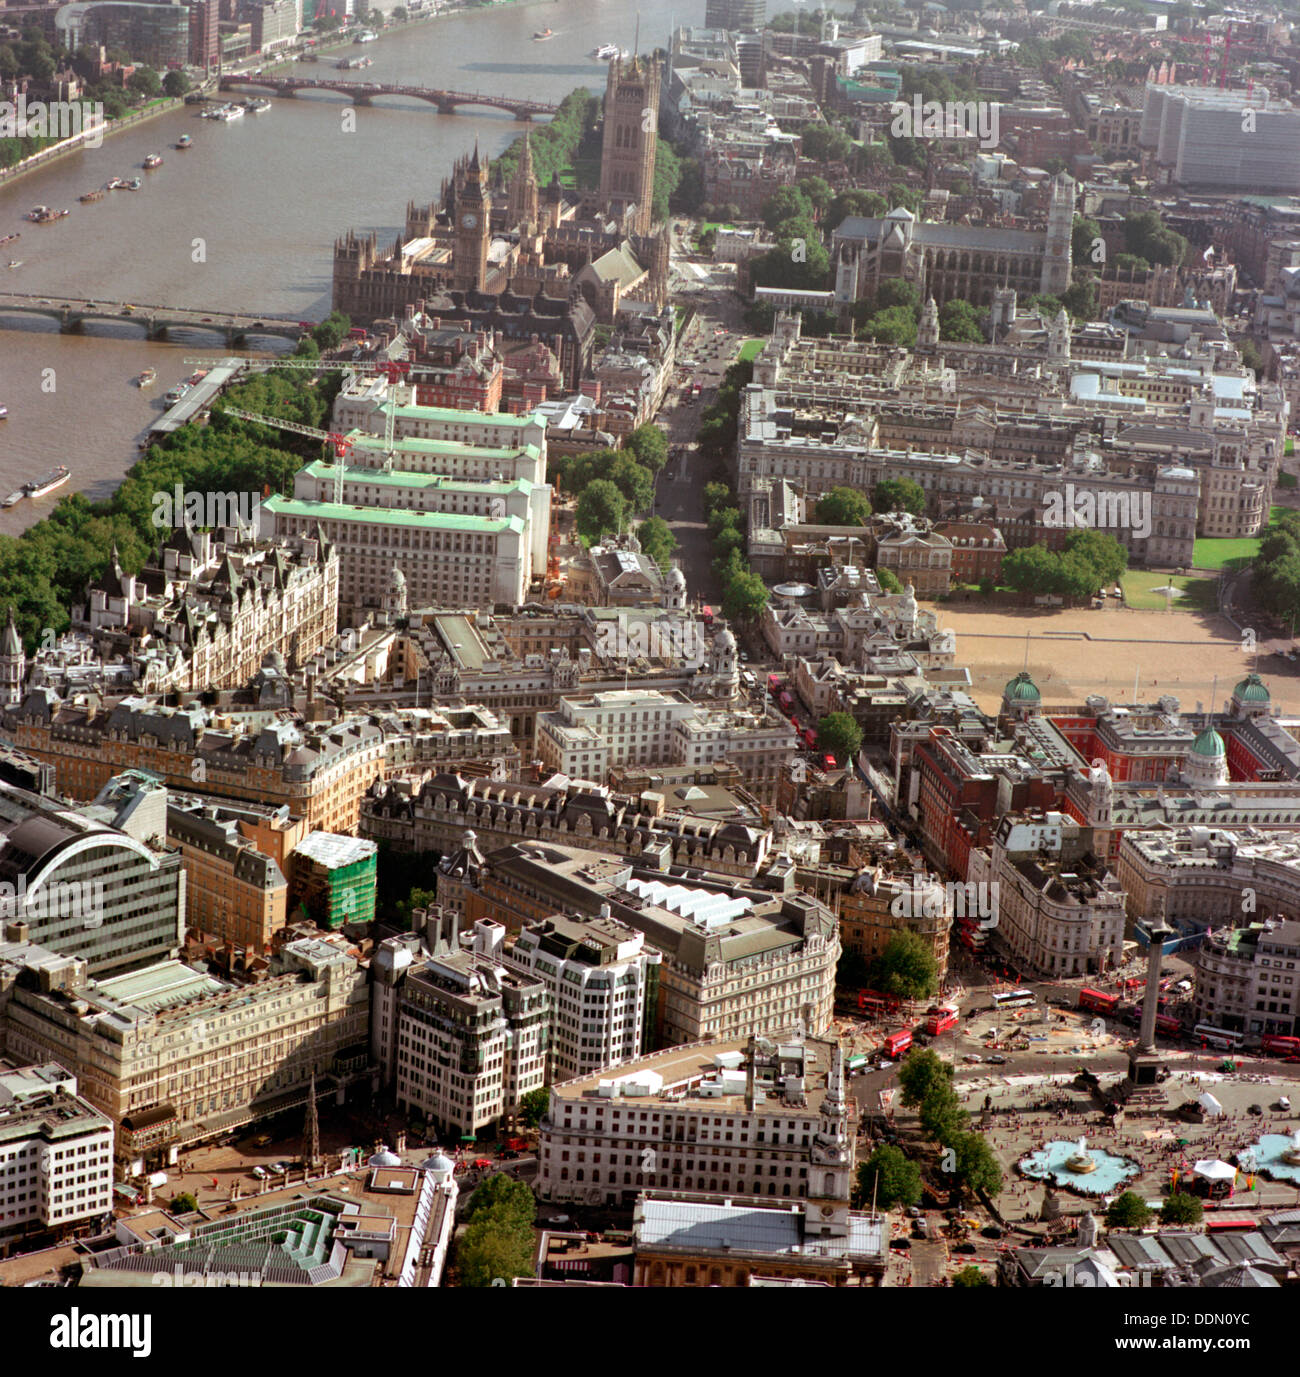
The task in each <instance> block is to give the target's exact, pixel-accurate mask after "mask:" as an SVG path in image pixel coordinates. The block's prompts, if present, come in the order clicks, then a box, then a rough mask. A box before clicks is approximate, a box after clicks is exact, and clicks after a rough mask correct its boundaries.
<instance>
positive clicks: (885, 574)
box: [876, 568, 903, 593]
mask: <svg viewBox="0 0 1300 1377" xmlns="http://www.w3.org/2000/svg"><path fill="white" fill-rule="evenodd" d="M876 578H877V579H878V580H879V582H880V591H881V592H882V593H901V592H902V591H903V585H902V584H901V583H900V582H899V581H898V575H897V574H896V573H894V571H893V570H892V569H880V568H877V569H876Z"/></svg>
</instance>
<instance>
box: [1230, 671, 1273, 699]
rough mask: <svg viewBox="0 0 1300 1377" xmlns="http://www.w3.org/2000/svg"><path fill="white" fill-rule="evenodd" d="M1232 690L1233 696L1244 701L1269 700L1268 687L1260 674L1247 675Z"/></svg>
mask: <svg viewBox="0 0 1300 1377" xmlns="http://www.w3.org/2000/svg"><path fill="white" fill-rule="evenodd" d="M1232 692H1233V696H1234V697H1236V698H1239V699H1241V701H1242V702H1243V703H1267V702H1268V701H1269V693H1268V689H1267V688H1266V687H1265V685H1264V681H1263V680H1262V679H1261V678H1260V677H1259V675H1258V674H1248V675H1246V677H1245V678H1244V679H1243V680H1242V681H1241V683H1239V684H1238V685H1237V687H1236V688H1235V689H1233V691H1232Z"/></svg>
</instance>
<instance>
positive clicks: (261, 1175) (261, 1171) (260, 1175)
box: [253, 1167, 271, 1181]
mask: <svg viewBox="0 0 1300 1377" xmlns="http://www.w3.org/2000/svg"><path fill="white" fill-rule="evenodd" d="M270 1174H271V1173H270V1172H269V1171H267V1169H266V1168H265V1167H254V1168H253V1175H254V1176H256V1177H257V1179H258V1180H259V1181H265V1180H266V1178H267V1177H268V1176H270Z"/></svg>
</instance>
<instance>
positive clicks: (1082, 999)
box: [1079, 989, 1119, 1014]
mask: <svg viewBox="0 0 1300 1377" xmlns="http://www.w3.org/2000/svg"><path fill="white" fill-rule="evenodd" d="M1079 1008H1081V1009H1091V1010H1092V1011H1093V1013H1097V1014H1113V1013H1114V1012H1115V1011H1116V1009H1118V1008H1119V995H1117V994H1106V992H1105V991H1104V990H1087V989H1084V990H1080V991H1079Z"/></svg>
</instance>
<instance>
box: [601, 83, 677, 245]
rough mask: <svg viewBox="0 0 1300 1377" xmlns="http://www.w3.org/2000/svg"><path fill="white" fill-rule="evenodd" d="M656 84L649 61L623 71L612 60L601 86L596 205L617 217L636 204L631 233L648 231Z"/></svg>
mask: <svg viewBox="0 0 1300 1377" xmlns="http://www.w3.org/2000/svg"><path fill="white" fill-rule="evenodd" d="M661 80H662V72H661V70H660V67H659V64H658V62H656V61H655V60H654V59H653V58H648V57H634V58H633V59H632V61H631V62H630V63H628V65H627V66H626V67H624V65H623V62H622V59H621V58H615V59H614V60H613V61H612V62H611V63H610V64H609V78H608V81H607V82H606V84H605V129H604V135H603V138H602V142H601V149H600V201H601V205H602V206H603V207H605V208H606V209H608V210H610V211H612V212H613V213H614V214H616V215H622V214H623V212H624V211H625V210H626V209H627V207H628V206H635V207H636V217H635V222H634V224H633V225H632V229H633V232H634V233H636V234H649V233H650V212H651V205H652V202H653V201H654V185H655V140H656V138H657V136H658V130H659V85H660V82H661Z"/></svg>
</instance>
